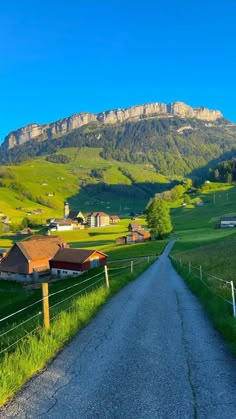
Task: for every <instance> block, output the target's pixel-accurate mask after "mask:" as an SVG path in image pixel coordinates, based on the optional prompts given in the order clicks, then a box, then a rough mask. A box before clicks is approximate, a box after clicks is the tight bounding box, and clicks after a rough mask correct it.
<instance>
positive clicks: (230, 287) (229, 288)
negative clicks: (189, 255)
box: [170, 256, 236, 318]
mask: <svg viewBox="0 0 236 419" xmlns="http://www.w3.org/2000/svg"><path fill="white" fill-rule="evenodd" d="M170 259H171V260H172V261H173V262H175V263H176V264H178V265H180V266H181V267H185V268H187V269H188V273H189V274H191V275H192V276H194V277H195V278H197V279H199V280H200V282H201V284H202V285H203V286H204V287H206V288H207V289H208V291H209V292H210V293H211V294H213V295H215V296H217V297H218V298H220V299H221V300H223V301H224V302H225V303H227V304H230V305H231V306H232V309H233V316H234V317H235V318H236V305H235V292H236V288H235V287H234V283H233V281H227V280H226V279H224V278H220V277H218V276H216V275H212V274H210V273H208V272H205V271H203V269H202V266H201V265H199V266H195V265H193V264H192V263H191V261H188V262H183V260H182V259H181V258H180V259H177V258H176V257H174V256H171V257H170ZM226 294H228V298H225V297H226Z"/></svg>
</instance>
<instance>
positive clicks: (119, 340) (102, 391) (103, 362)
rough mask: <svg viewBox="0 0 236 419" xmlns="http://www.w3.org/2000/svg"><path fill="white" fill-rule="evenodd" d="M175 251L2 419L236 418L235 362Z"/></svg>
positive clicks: (107, 310)
mask: <svg viewBox="0 0 236 419" xmlns="http://www.w3.org/2000/svg"><path fill="white" fill-rule="evenodd" d="M171 245H172V244H169V245H168V246H167V248H166V249H165V251H164V253H163V255H162V256H161V257H160V259H159V260H158V261H157V262H155V263H154V264H153V265H152V266H151V267H150V268H149V269H148V270H147V271H146V272H145V273H143V274H142V275H141V276H140V277H139V278H138V279H137V280H136V281H134V282H132V283H130V284H129V285H128V286H127V287H126V288H124V289H123V290H122V291H121V292H120V293H119V294H117V295H116V296H115V297H113V298H112V299H111V300H110V301H109V302H108V304H106V305H105V306H104V307H103V309H102V310H101V311H100V312H99V313H98V315H97V316H96V318H95V319H94V320H93V321H92V322H91V323H90V324H89V325H88V326H87V327H86V328H85V329H83V330H82V331H81V332H80V333H78V335H77V336H76V337H75V338H74V339H73V340H72V341H71V343H70V344H69V345H68V346H67V347H66V348H65V349H64V350H63V351H62V352H61V353H60V354H59V355H58V356H57V358H56V359H55V360H54V361H53V362H52V363H51V364H50V365H49V366H48V368H47V369H46V370H45V371H43V372H42V373H41V374H40V375H38V376H36V377H35V378H33V379H32V380H30V381H29V382H28V384H27V385H26V386H25V387H24V389H23V390H22V391H21V392H20V393H18V394H17V395H16V397H15V398H14V399H13V401H12V402H11V403H10V404H9V405H8V406H7V407H6V408H5V409H3V410H2V411H1V413H0V418H4V419H5V418H19V419H21V418H22V419H23V418H34V419H35V418H55V419H56V418H57V419H60V418H63V419H67V418H70V419H73V418H78V419H80V418H81V419H87V418H89V419H90V418H91V419H95V418H98V419H100V418H101V419H106V418H107V419H113V418H114V419H116V418H117V419H145V418H148V419H149V418H150V419H153V418H158V419H175V418H179V419H185V418H186V419H191V418H193V419H196V418H199V419H224V418H225V419H235V418H236V364H235V359H234V358H233V357H232V356H231V354H230V353H229V351H228V349H227V347H226V344H225V343H224V341H223V339H222V338H221V337H220V336H219V334H218V333H217V332H216V331H215V330H214V328H213V326H212V325H211V323H210V322H209V320H208V319H207V317H206V315H205V313H204V311H203V309H202V307H201V305H200V303H199V302H198V300H197V299H196V297H195V296H194V295H193V294H192V293H191V292H190V291H189V289H188V288H187V287H186V285H185V283H184V281H183V280H182V279H181V278H180V277H179V275H178V274H177V273H176V271H175V270H174V269H173V267H172V265H171V262H170V260H169V259H168V253H169V250H170V248H171Z"/></svg>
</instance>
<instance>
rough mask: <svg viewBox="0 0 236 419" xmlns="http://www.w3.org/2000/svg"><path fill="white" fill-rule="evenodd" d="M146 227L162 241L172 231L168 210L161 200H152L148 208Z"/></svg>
mask: <svg viewBox="0 0 236 419" xmlns="http://www.w3.org/2000/svg"><path fill="white" fill-rule="evenodd" d="M147 225H148V227H149V228H150V230H151V233H152V234H154V235H155V237H156V238H157V239H163V238H164V237H166V236H167V235H168V234H169V233H171V231H172V230H173V227H172V223H171V217H170V209H169V208H168V206H167V204H166V202H165V201H164V200H163V199H154V200H153V201H152V203H151V204H150V206H149V207H148V209H147Z"/></svg>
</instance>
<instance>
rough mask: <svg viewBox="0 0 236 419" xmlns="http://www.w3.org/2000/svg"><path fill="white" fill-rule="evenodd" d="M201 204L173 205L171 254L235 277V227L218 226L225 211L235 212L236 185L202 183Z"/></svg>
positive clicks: (206, 268)
mask: <svg viewBox="0 0 236 419" xmlns="http://www.w3.org/2000/svg"><path fill="white" fill-rule="evenodd" d="M200 197H201V199H202V200H203V202H204V205H203V206H200V207H196V206H195V207H194V208H175V209H172V218H173V224H174V233H173V237H174V238H175V239H176V243H175V246H174V248H173V254H175V256H176V257H178V258H181V260H182V261H183V263H184V262H186V263H188V261H190V262H191V263H192V264H193V265H197V266H199V265H202V267H203V269H204V270H206V271H207V272H209V273H211V274H215V275H221V276H223V277H224V278H225V279H227V280H231V279H233V280H235V271H236V259H235V257H234V254H235V251H236V229H235V228H225V229H220V228H218V224H219V220H220V218H221V217H222V216H224V215H236V188H235V186H232V185H227V184H216V183H211V184H209V185H205V186H204V187H203V188H202V190H201V194H200Z"/></svg>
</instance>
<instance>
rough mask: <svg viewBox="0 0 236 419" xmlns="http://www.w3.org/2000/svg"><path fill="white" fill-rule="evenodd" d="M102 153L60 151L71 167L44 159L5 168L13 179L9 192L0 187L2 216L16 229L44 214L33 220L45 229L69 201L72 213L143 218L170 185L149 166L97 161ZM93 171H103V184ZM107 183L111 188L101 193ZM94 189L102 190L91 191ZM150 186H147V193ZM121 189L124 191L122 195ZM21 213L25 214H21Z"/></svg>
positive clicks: (9, 181)
mask: <svg viewBox="0 0 236 419" xmlns="http://www.w3.org/2000/svg"><path fill="white" fill-rule="evenodd" d="M101 150H102V149H100V148H86V147H84V148H69V149H62V150H60V151H59V152H58V154H64V155H66V156H68V157H69V158H70V159H71V160H70V162H69V163H67V164H58V163H52V162H49V161H46V157H40V158H37V159H32V160H28V161H26V162H23V163H21V164H19V165H17V166H9V167H5V168H6V170H9V171H10V173H11V174H12V178H6V179H4V183H5V187H0V211H2V213H4V215H7V216H9V217H10V218H11V220H12V223H13V224H19V223H20V222H21V221H22V219H23V218H24V217H25V216H27V212H29V211H31V210H32V209H36V208H40V209H42V210H43V213H42V215H33V216H30V217H32V218H34V219H35V220H36V221H37V223H38V224H43V223H45V221H46V219H47V218H51V217H53V216H54V217H62V216H63V203H64V201H65V200H67V201H69V203H70V205H71V208H78V209H80V210H82V211H83V212H84V213H89V212H91V211H104V212H108V213H109V214H110V215H112V213H114V214H115V213H118V214H119V215H121V216H127V215H128V214H129V213H130V212H132V211H134V212H139V213H142V212H143V210H144V208H145V206H146V204H147V202H148V200H149V195H148V194H150V190H153V194H154V193H155V191H157V190H158V188H159V187H161V185H165V184H168V183H169V182H170V181H171V180H170V179H168V178H167V177H165V176H162V175H160V174H159V173H157V172H156V170H155V168H154V167H153V166H152V165H150V164H143V165H142V164H137V165H134V164H130V163H124V162H118V161H107V160H104V159H103V158H102V157H100V155H99V153H100V152H101ZM120 168H121V169H122V170H124V172H122V171H121V170H119V169H120ZM92 169H100V170H102V178H96V177H93V176H92V172H91V171H92ZM124 173H127V176H126V175H125V174H124ZM131 179H132V180H131ZM104 182H105V183H106V184H107V185H111V186H112V188H111V189H110V190H109V188H108V189H105V188H103V187H102V184H103V183H104ZM13 184H14V185H15V187H14V189H12V187H11V185H13ZM99 184H101V187H98V185H99ZM91 185H92V186H93V187H94V186H95V187H96V185H97V187H98V188H97V189H96V188H95V189H94V188H93V189H91V188H89V186H91ZM142 185H143V186H142ZM146 185H149V186H148V189H146ZM122 187H123V188H126V189H124V191H122ZM150 188H151V189H150ZM26 196H27V197H26ZM20 207H23V208H24V209H23V210H19V208H20Z"/></svg>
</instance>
